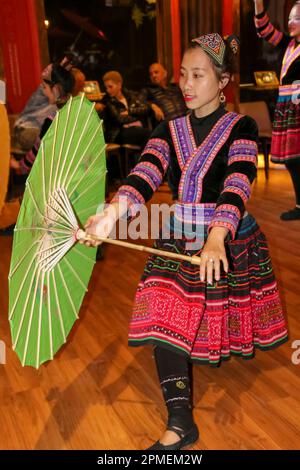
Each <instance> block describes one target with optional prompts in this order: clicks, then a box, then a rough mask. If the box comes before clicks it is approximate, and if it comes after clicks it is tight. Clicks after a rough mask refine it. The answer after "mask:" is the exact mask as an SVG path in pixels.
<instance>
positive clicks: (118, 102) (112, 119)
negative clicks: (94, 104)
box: [103, 71, 152, 148]
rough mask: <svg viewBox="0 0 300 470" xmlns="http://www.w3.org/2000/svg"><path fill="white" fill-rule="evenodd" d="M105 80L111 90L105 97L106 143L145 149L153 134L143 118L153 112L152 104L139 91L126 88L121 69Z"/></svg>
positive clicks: (112, 72) (109, 74)
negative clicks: (136, 146) (145, 125)
mask: <svg viewBox="0 0 300 470" xmlns="http://www.w3.org/2000/svg"><path fill="white" fill-rule="evenodd" d="M103 82H104V86H105V89H106V92H107V95H106V96H105V97H104V99H103V103H104V104H105V110H104V127H105V139H106V142H115V143H118V144H132V145H138V146H140V147H141V148H143V147H144V146H145V145H146V143H147V141H148V139H149V137H150V133H151V131H150V130H149V129H146V128H145V127H144V126H143V121H144V120H145V119H146V118H147V117H148V116H150V115H151V113H152V111H151V107H150V105H149V104H148V103H147V102H146V101H145V100H143V99H142V98H141V97H140V96H139V94H138V93H137V92H134V91H130V90H126V89H125V88H123V78H122V75H121V74H120V73H119V72H116V71H111V72H107V73H106V74H105V75H104V76H103Z"/></svg>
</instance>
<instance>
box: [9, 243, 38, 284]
mask: <svg viewBox="0 0 300 470" xmlns="http://www.w3.org/2000/svg"><path fill="white" fill-rule="evenodd" d="M36 243H39V240H35V241H34V242H33V243H32V244H31V246H30V248H29V249H26V251H25V254H24V255H23V256H22V258H21V259H20V260H19V261H18V262H17V264H16V265H15V266H14V268H13V269H12V268H10V272H9V275H8V279H11V278H12V276H13V275H14V274H15V272H16V270H17V269H18V268H19V266H20V264H21V263H22V262H23V261H24V259H25V258H26V256H27V255H28V253H29V252H30V251H31V249H32V248H33V246H34V245H35V244H36ZM33 261H34V258H32V260H31V263H30V265H29V269H30V268H31V265H32V263H33ZM29 269H28V271H29ZM28 271H27V273H28ZM27 273H26V274H27Z"/></svg>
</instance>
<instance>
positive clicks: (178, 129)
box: [170, 112, 242, 202]
mask: <svg viewBox="0 0 300 470" xmlns="http://www.w3.org/2000/svg"><path fill="white" fill-rule="evenodd" d="M241 118H242V116H241V115H239V114H237V113H234V112H232V113H226V114H224V116H222V117H221V118H220V119H219V120H218V121H217V123H216V124H215V125H214V126H213V128H212V130H211V131H210V133H209V135H208V136H207V137H206V139H205V140H204V141H203V142H202V144H201V145H200V146H199V147H197V146H196V143H195V139H194V134H193V130H192V126H191V122H190V116H189V115H188V116H183V117H180V118H178V119H175V120H174V121H170V131H171V136H172V140H173V143H174V147H175V151H176V155H177V158H178V162H179V165H180V168H181V170H182V174H181V178H180V183H179V201H181V202H200V200H201V196H202V183H203V178H204V176H205V175H206V173H207V171H208V170H209V168H210V166H211V164H212V162H213V160H214V158H215V157H216V155H217V154H218V153H219V151H220V149H221V148H222V146H223V145H224V144H225V143H226V141H227V139H228V137H229V136H230V133H231V131H232V128H233V126H234V125H235V124H236V123H237V122H238V121H239V120H240V119H241Z"/></svg>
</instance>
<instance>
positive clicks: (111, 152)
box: [105, 143, 124, 179]
mask: <svg viewBox="0 0 300 470" xmlns="http://www.w3.org/2000/svg"><path fill="white" fill-rule="evenodd" d="M120 150H121V145H119V144H111V143H108V144H106V148H105V152H106V158H107V159H109V158H110V157H111V156H115V157H117V159H118V165H119V172H120V178H122V179H123V178H124V171H123V166H122V159H121V151H120Z"/></svg>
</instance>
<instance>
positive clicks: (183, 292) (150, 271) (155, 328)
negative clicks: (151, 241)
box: [129, 204, 287, 366]
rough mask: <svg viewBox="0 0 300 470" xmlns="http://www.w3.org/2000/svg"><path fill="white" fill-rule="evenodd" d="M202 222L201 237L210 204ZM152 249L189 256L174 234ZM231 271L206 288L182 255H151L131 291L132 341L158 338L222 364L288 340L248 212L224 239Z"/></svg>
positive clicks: (261, 241) (261, 239)
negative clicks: (231, 235) (231, 237)
mask: <svg viewBox="0 0 300 470" xmlns="http://www.w3.org/2000/svg"><path fill="white" fill-rule="evenodd" d="M205 206H208V207H210V208H211V210H210V211H208V212H210V213H211V214H209V213H208V214H206V219H205V221H204V224H203V228H204V240H205V239H206V237H207V227H208V225H209V222H210V220H211V217H212V214H213V211H214V207H213V206H214V204H208V205H205ZM170 225H171V234H170V237H169V238H168V239H159V240H158V241H157V242H156V243H155V247H157V248H159V249H164V250H168V251H173V252H175V253H184V254H187V255H193V254H196V253H197V254H201V249H200V250H198V251H193V250H187V249H186V239H185V240H184V239H181V240H180V239H177V237H175V236H174V233H175V230H174V219H173V220H172V221H171V224H170ZM226 247H227V257H228V260H229V265H230V269H229V272H228V274H226V273H225V272H223V274H222V275H221V279H220V281H218V282H215V284H214V285H212V286H209V285H207V284H206V283H204V282H201V281H200V279H199V267H198V266H196V265H192V264H191V263H189V262H186V261H174V260H172V259H170V258H168V257H167V256H166V257H162V256H156V255H152V256H150V257H149V259H148V261H147V263H146V266H145V269H144V272H143V275H142V278H141V281H140V283H139V285H138V289H137V292H136V296H135V303H134V308H133V315H132V319H131V322H130V328H129V345H130V346H139V345H143V344H149V343H150V344H156V345H160V346H164V347H166V348H171V349H173V350H176V351H178V352H179V353H182V354H185V355H186V356H188V357H189V358H190V360H192V361H195V362H196V363H199V364H210V365H212V366H215V365H219V364H220V363H221V361H222V360H224V359H229V358H230V356H231V354H236V355H239V356H242V357H243V358H244V359H248V358H251V357H253V355H254V352H255V348H256V347H257V348H260V349H269V348H273V347H276V346H278V345H280V344H281V343H283V342H285V341H286V340H287V329H286V323H285V319H284V315H283V312H282V306H281V302H280V298H279V294H278V289H277V284H276V280H275V277H274V273H273V269H272V264H271V260H270V257H269V252H268V247H267V242H266V239H265V236H264V235H263V234H262V232H261V231H260V229H259V227H258V225H257V223H256V221H255V219H254V218H253V217H252V216H250V215H247V216H246V217H244V218H243V219H242V221H241V223H240V226H239V228H238V232H237V236H236V239H235V240H234V241H229V242H227V243H226Z"/></svg>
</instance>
